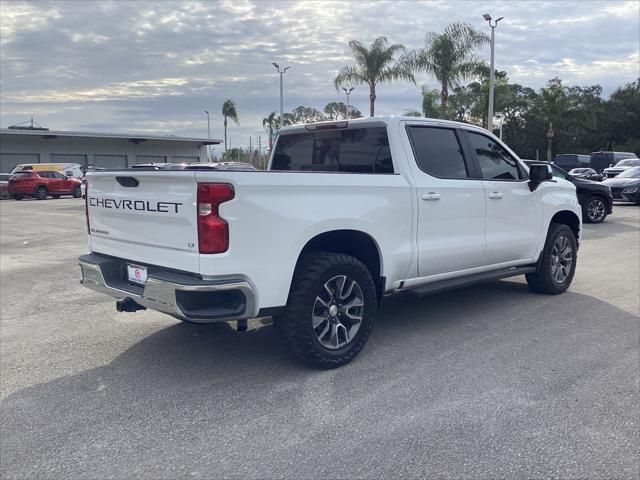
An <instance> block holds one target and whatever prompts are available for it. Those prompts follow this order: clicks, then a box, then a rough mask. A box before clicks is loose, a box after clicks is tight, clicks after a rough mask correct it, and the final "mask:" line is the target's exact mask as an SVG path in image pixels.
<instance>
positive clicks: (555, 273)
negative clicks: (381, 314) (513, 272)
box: [526, 223, 578, 295]
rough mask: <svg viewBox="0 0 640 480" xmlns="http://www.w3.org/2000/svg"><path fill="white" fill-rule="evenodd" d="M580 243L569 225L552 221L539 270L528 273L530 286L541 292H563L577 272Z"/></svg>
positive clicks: (553, 293) (550, 293) (551, 293)
mask: <svg viewBox="0 0 640 480" xmlns="http://www.w3.org/2000/svg"><path fill="white" fill-rule="evenodd" d="M577 259H578V243H577V242H576V237H575V235H574V233H573V230H571V228H570V227H569V226H568V225H565V224H561V223H552V224H551V226H550V227H549V233H548V235H547V241H546V242H545V246H544V249H543V250H542V253H541V254H540V261H539V262H538V271H537V272H536V273H528V274H527V275H526V278H527V283H528V284H529V287H530V288H531V289H532V290H533V291H535V292H539V293H547V294H549V295H557V294H559V293H563V292H564V291H565V290H567V288H569V285H571V282H572V281H573V276H574V275H575V273H576V261H577Z"/></svg>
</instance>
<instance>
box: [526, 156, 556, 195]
mask: <svg viewBox="0 0 640 480" xmlns="http://www.w3.org/2000/svg"><path fill="white" fill-rule="evenodd" d="M551 179H553V173H552V172H551V167H550V166H549V165H545V164H541V163H540V164H533V165H531V166H530V167H529V190H531V191H532V192H533V191H534V190H535V189H536V188H538V185H540V184H541V183H542V182H548V181H549V180H551Z"/></svg>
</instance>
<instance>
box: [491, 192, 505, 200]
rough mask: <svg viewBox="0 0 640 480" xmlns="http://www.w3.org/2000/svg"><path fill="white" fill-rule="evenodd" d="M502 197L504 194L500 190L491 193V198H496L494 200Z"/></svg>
mask: <svg viewBox="0 0 640 480" xmlns="http://www.w3.org/2000/svg"><path fill="white" fill-rule="evenodd" d="M502 197H503V195H502V193H500V192H491V193H490V194H489V198H492V199H494V200H499V199H501V198H502Z"/></svg>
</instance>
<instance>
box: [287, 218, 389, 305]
mask: <svg viewBox="0 0 640 480" xmlns="http://www.w3.org/2000/svg"><path fill="white" fill-rule="evenodd" d="M314 251H322V252H331V253H343V254H346V255H350V256H352V257H354V258H357V259H358V260H360V261H361V262H362V263H363V264H364V265H365V266H366V267H367V269H368V270H369V272H370V273H371V277H372V278H373V281H374V283H375V285H376V292H377V294H378V302H379V301H380V300H381V298H382V296H383V294H384V289H385V277H384V276H382V272H383V264H382V253H381V251H380V247H379V245H378V243H377V242H376V241H375V239H374V238H373V237H372V236H371V235H369V234H368V233H365V232H363V231H361V230H351V229H340V230H330V231H326V232H323V233H320V234H317V235H316V236H314V237H312V238H311V239H309V241H307V243H306V244H305V245H304V247H303V248H302V250H301V251H300V254H299V255H298V258H297V260H296V265H295V267H296V268H297V267H298V264H299V263H300V259H301V258H302V257H303V256H304V255H305V254H307V253H309V252H314Z"/></svg>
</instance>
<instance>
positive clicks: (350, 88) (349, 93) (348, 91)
mask: <svg viewBox="0 0 640 480" xmlns="http://www.w3.org/2000/svg"><path fill="white" fill-rule="evenodd" d="M355 89H356V87H349V88H348V89H346V88H345V87H342V90H344V93H346V94H347V120H348V119H349V117H350V116H351V115H350V113H349V95H351V92H353V91H354V90H355Z"/></svg>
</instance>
